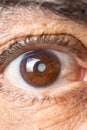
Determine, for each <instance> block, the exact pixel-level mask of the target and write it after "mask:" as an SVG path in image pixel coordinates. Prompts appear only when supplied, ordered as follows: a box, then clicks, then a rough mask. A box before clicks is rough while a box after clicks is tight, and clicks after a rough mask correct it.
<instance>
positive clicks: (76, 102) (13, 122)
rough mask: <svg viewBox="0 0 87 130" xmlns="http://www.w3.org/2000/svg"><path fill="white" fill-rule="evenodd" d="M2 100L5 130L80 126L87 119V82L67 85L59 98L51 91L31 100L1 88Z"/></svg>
mask: <svg viewBox="0 0 87 130" xmlns="http://www.w3.org/2000/svg"><path fill="white" fill-rule="evenodd" d="M83 88H84V89H83ZM65 90H66V91H65ZM56 91H57V92H58V90H56ZM0 101H1V102H0V108H1V109H0V129H1V130H5V129H9V130H12V129H14V130H16V129H17V130H24V129H26V130H32V129H34V130H38V129H41V130H44V129H45V130H54V129H57V130H60V129H63V130H77V129H79V130H80V128H83V127H84V125H85V121H86V120H87V117H86V113H87V83H86V82H80V83H79V82H78V83H74V84H72V85H68V86H65V87H64V88H62V90H59V93H56V94H55V99H54V98H53V97H51V96H49V94H48V97H47V98H45V99H39V98H36V99H35V100H30V99H27V98H25V99H24V98H23V97H21V96H20V95H19V96H18V97H15V96H13V94H11V93H10V92H9V91H8V92H5V91H3V90H1V92H0ZM84 120H85V121H84ZM85 127H86V126H85ZM81 130H82V129H81Z"/></svg>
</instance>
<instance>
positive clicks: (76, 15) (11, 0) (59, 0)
mask: <svg viewBox="0 0 87 130" xmlns="http://www.w3.org/2000/svg"><path fill="white" fill-rule="evenodd" d="M32 2H34V3H37V4H38V5H40V7H44V8H47V9H49V10H51V11H52V12H53V13H55V14H57V15H62V16H63V17H67V18H69V19H71V20H74V21H76V22H79V23H81V24H85V25H87V1H86V0H78V1H76V0H73V1H71V0H42V1H40V0H1V1H0V7H2V8H7V7H8V6H9V5H11V6H15V5H18V6H20V5H22V6H24V7H27V6H29V4H31V3H32ZM0 14H1V13H0Z"/></svg>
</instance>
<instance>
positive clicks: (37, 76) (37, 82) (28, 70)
mask: <svg viewBox="0 0 87 130" xmlns="http://www.w3.org/2000/svg"><path fill="white" fill-rule="evenodd" d="M20 73H21V75H22V78H23V79H24V80H25V81H26V82H27V83H28V84H29V85H32V86H33V87H36V88H37V87H39V88H40V87H47V86H49V85H51V84H52V83H53V82H55V81H56V79H57V78H58V75H59V73H60V62H59V60H58V58H57V56H56V55H55V54H54V53H53V52H52V51H49V50H37V51H32V52H29V53H26V54H25V56H24V58H23V59H22V61H21V64H20Z"/></svg>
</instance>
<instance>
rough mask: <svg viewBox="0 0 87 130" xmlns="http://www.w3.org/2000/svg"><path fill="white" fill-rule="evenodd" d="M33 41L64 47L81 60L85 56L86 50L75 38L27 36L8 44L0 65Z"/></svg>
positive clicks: (0, 59)
mask: <svg viewBox="0 0 87 130" xmlns="http://www.w3.org/2000/svg"><path fill="white" fill-rule="evenodd" d="M66 37H69V40H67V41H66V40H65V39H66ZM70 38H71V39H75V42H76V40H77V42H78V45H77V42H76V43H75V44H72V41H70ZM33 41H35V42H37V43H38V44H40V42H41V41H43V42H44V43H53V44H56V45H59V46H62V47H66V48H67V49H68V50H69V51H70V52H72V53H74V54H76V55H77V56H78V57H79V58H81V59H83V55H82V54H83V53H85V55H87V48H86V47H85V46H84V45H83V44H82V43H81V42H80V41H79V40H78V39H76V38H74V37H73V36H71V35H66V34H61V35H44V34H43V35H40V36H27V37H25V38H23V39H21V40H18V39H15V40H14V41H13V43H12V42H10V46H9V48H8V49H7V50H5V51H3V52H2V54H1V55H0V65H2V64H3V62H4V61H5V60H6V59H7V58H8V57H9V56H10V55H11V54H13V53H14V52H15V50H18V49H23V47H26V46H29V44H30V43H32V42H33Z"/></svg>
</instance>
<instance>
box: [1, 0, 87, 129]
mask: <svg viewBox="0 0 87 130" xmlns="http://www.w3.org/2000/svg"><path fill="white" fill-rule="evenodd" d="M8 2H9V3H8ZM20 2H22V3H20ZM44 2H46V1H43V2H41V3H40V2H39V3H35V2H29V3H26V2H23V0H20V1H13V0H12V1H10V0H9V1H7V3H6V1H4V3H3V1H1V6H0V10H1V13H0V46H1V50H0V51H2V47H3V46H4V45H6V44H7V43H8V42H9V41H10V40H13V39H15V38H21V37H24V36H27V35H33V36H34V35H35V36H36V35H41V34H62V33H63V34H70V35H73V36H75V37H76V38H77V39H79V40H80V41H81V42H82V43H83V44H84V45H85V46H86V47H87V24H86V2H85V1H80V0H78V1H74V0H73V2H72V1H67V0H65V1H59V0H58V1H57V0H55V2H54V1H51V3H50V2H49V3H44ZM73 3H74V4H73ZM2 82H3V81H2ZM11 87H12V86H11ZM13 88H14V87H13ZM14 90H15V89H14ZM16 91H18V93H19V90H16ZM21 91H22V90H21ZM46 93H47V94H48V93H49V92H46ZM83 95H84V96H83ZM2 97H4V99H3V98H2ZM2 97H0V98H1V100H2V103H1V104H0V105H1V107H2V106H3V109H1V112H0V117H2V118H3V120H4V124H5V125H4V126H3V128H4V129H5V128H6V126H8V129H12V125H11V124H13V123H14V124H13V125H15V126H19V124H24V126H23V128H21V126H20V127H19V128H18V129H19V130H20V128H21V130H22V129H23V130H24V129H28V128H29V130H33V129H35V130H38V128H39V127H40V129H41V130H45V129H46V130H54V129H56V128H57V129H58V130H60V128H61V129H62V130H77V129H78V130H82V129H83V128H84V124H85V122H86V120H87V117H86V114H87V83H86V82H77V83H75V84H72V85H69V86H66V87H64V88H62V89H61V90H58V91H57V97H56V99H55V98H53V100H52V101H51V102H50V100H51V99H50V98H47V99H46V100H45V102H44V103H43V104H42V100H43V99H41V101H40V100H39V103H37V102H38V101H36V102H34V103H30V100H29V101H28V100H26V101H25V100H24V99H20V98H18V99H17V98H16V100H15V99H14V97H13V96H12V95H11V94H10V98H9V93H8V94H5V95H4V96H2ZM14 100H15V101H14ZM56 100H57V102H56ZM32 102H33V101H32ZM31 104H33V105H31ZM6 105H7V106H6ZM26 111H27V113H26ZM2 113H4V115H2ZM9 115H10V116H11V117H9ZM28 115H29V118H28V120H27V117H28ZM12 117H13V118H12ZM5 119H7V120H8V122H7V120H5ZM9 119H10V121H9ZM84 119H85V122H84V123H82V125H81V127H79V125H80V124H81V122H83V121H84ZM0 120H1V119H0ZM0 122H1V123H2V120H1V121H0ZM44 122H46V123H45V124H44ZM72 122H73V123H72ZM77 122H78V123H77ZM18 123H19V124H18ZM2 124H3V123H2ZM2 124H1V127H2ZM31 124H32V125H31ZM74 127H76V128H75V129H74ZM67 128H68V129H67ZM4 129H2V130H4ZM15 129H17V127H16V128H14V130H15ZM85 129H87V128H85Z"/></svg>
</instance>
